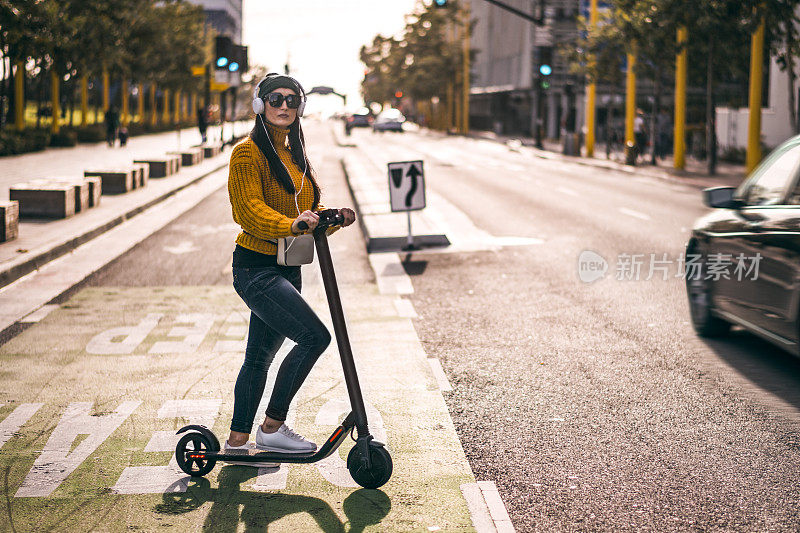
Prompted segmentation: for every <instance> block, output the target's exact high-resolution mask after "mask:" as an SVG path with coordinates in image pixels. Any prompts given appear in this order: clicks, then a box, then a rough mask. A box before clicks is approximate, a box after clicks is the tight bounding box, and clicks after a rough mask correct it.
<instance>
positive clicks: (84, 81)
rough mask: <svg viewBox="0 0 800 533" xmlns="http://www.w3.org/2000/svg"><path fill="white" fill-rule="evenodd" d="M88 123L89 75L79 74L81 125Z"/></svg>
mask: <svg viewBox="0 0 800 533" xmlns="http://www.w3.org/2000/svg"><path fill="white" fill-rule="evenodd" d="M88 123H89V76H87V75H86V74H84V75H83V76H81V126H86V125H87V124H88Z"/></svg>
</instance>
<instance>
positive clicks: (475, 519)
mask: <svg viewBox="0 0 800 533" xmlns="http://www.w3.org/2000/svg"><path fill="white" fill-rule="evenodd" d="M461 494H463V495H464V499H465V500H467V508H468V509H469V516H470V518H471V519H472V525H473V526H474V527H475V531H477V532H478V533H496V531H497V528H496V527H495V526H494V523H493V522H492V515H491V514H490V513H489V508H488V507H487V506H486V500H484V499H483V494H482V493H481V489H480V487H478V484H477V483H464V484H463V485H461Z"/></svg>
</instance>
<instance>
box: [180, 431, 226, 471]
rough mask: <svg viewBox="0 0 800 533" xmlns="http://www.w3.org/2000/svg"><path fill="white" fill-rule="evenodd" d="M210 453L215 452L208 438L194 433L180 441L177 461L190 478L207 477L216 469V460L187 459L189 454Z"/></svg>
mask: <svg viewBox="0 0 800 533" xmlns="http://www.w3.org/2000/svg"><path fill="white" fill-rule="evenodd" d="M210 451H214V447H213V445H212V443H211V441H210V440H209V439H208V437H206V436H205V435H203V434H202V433H199V432H195V431H193V432H191V433H187V434H186V435H184V436H183V437H181V440H179V441H178V445H177V446H175V459H176V460H177V461H178V466H179V467H181V470H183V471H184V472H185V473H187V474H189V475H190V476H205V475H206V474H208V473H209V472H211V470H213V469H214V466H216V464H217V461H216V460H214V459H191V458H188V457H187V453H190V452H210Z"/></svg>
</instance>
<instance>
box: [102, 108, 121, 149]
mask: <svg viewBox="0 0 800 533" xmlns="http://www.w3.org/2000/svg"><path fill="white" fill-rule="evenodd" d="M105 122H106V142H107V143H108V145H109V146H114V145H115V144H116V143H117V130H118V129H119V113H118V112H117V108H116V107H114V106H111V107H109V108H108V109H107V110H106V116H105Z"/></svg>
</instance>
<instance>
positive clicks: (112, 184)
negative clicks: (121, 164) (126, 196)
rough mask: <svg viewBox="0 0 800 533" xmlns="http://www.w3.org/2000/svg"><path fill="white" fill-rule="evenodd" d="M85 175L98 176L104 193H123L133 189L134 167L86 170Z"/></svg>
mask: <svg viewBox="0 0 800 533" xmlns="http://www.w3.org/2000/svg"><path fill="white" fill-rule="evenodd" d="M83 175H84V176H85V177H90V176H98V177H99V178H100V180H101V181H102V186H101V189H102V191H103V194H123V193H126V192H128V191H130V190H132V189H133V169H131V168H120V169H113V170H86V171H84V173H83Z"/></svg>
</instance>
